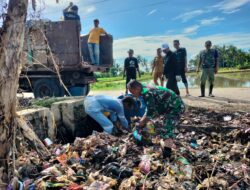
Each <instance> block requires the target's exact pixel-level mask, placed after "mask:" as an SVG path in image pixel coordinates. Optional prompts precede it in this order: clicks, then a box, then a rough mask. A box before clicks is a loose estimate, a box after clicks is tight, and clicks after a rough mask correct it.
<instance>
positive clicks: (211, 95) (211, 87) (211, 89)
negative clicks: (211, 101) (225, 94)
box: [209, 85, 214, 97]
mask: <svg viewBox="0 0 250 190" xmlns="http://www.w3.org/2000/svg"><path fill="white" fill-rule="evenodd" d="M213 88H214V85H210V87H209V96H210V97H214V95H213Z"/></svg>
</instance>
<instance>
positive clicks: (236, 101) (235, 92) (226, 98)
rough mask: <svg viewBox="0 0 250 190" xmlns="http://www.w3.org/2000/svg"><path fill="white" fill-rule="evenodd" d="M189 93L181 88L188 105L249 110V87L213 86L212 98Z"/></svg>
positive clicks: (98, 92)
mask: <svg viewBox="0 0 250 190" xmlns="http://www.w3.org/2000/svg"><path fill="white" fill-rule="evenodd" d="M122 93H124V92H122V91H119V90H112V91H111V90H110V91H91V93H90V95H97V94H106V95H110V96H115V97H117V96H119V95H121V94H122ZM207 93H208V90H207ZM207 93H206V94H207ZM190 94H191V96H189V97H185V90H184V89H181V95H182V98H183V100H184V102H185V103H186V104H187V105H188V106H194V107H204V108H208V109H215V110H229V111H248V112H250V88H215V89H214V95H215V97H214V98H210V97H205V98H198V96H199V95H200V90H199V89H190Z"/></svg>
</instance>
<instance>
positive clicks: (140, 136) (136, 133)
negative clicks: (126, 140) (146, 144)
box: [133, 130, 142, 141]
mask: <svg viewBox="0 0 250 190" xmlns="http://www.w3.org/2000/svg"><path fill="white" fill-rule="evenodd" d="M133 136H134V138H135V139H136V140H138V141H142V135H141V134H139V132H138V130H135V131H134V132H133Z"/></svg>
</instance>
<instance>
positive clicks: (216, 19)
mask: <svg viewBox="0 0 250 190" xmlns="http://www.w3.org/2000/svg"><path fill="white" fill-rule="evenodd" d="M223 20H225V18H222V17H213V18H210V19H203V20H201V25H203V26H208V25H212V24H215V23H217V22H219V21H223Z"/></svg>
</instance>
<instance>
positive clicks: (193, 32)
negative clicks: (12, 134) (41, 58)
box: [37, 0, 250, 62]
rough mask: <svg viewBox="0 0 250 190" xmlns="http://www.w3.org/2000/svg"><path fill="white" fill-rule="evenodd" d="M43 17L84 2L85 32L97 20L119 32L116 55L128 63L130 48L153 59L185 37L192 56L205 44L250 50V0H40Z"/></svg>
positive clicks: (55, 17) (57, 17)
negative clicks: (165, 48) (163, 49)
mask: <svg viewBox="0 0 250 190" xmlns="http://www.w3.org/2000/svg"><path fill="white" fill-rule="evenodd" d="M37 1H38V7H39V8H40V9H42V12H41V13H42V16H41V17H42V18H44V19H50V20H52V21H58V20H60V18H61V16H62V10H63V8H64V7H66V6H67V5H68V4H69V2H73V3H74V4H76V5H78V7H79V16H80V18H81V23H82V32H81V33H82V34H87V33H88V31H89V30H90V29H91V28H92V27H93V19H95V18H98V19H99V20H100V26H101V27H103V28H104V29H105V30H106V31H107V32H108V33H110V34H112V35H113V37H114V47H113V49H114V58H115V59H116V60H117V61H118V62H122V61H123V60H124V58H125V57H126V56H127V51H128V49H130V48H131V49H134V51H135V54H136V55H142V56H143V57H146V58H148V59H152V57H153V56H155V54H156V49H157V48H158V47H161V45H162V44H163V43H168V44H169V45H170V48H171V49H172V50H174V49H173V46H172V41H173V40H174V39H179V40H180V43H181V46H182V47H186V49H187V52H188V58H189V59H191V58H192V57H194V56H195V55H197V54H198V53H199V52H200V50H202V49H203V48H204V43H205V41H206V40H211V41H212V43H213V44H214V45H224V44H225V45H230V44H232V45H235V46H237V47H238V48H242V49H243V50H246V51H247V50H249V49H250V13H249V10H250V0H206V1H205V0H202V1H201V0H58V1H59V3H56V0H37Z"/></svg>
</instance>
